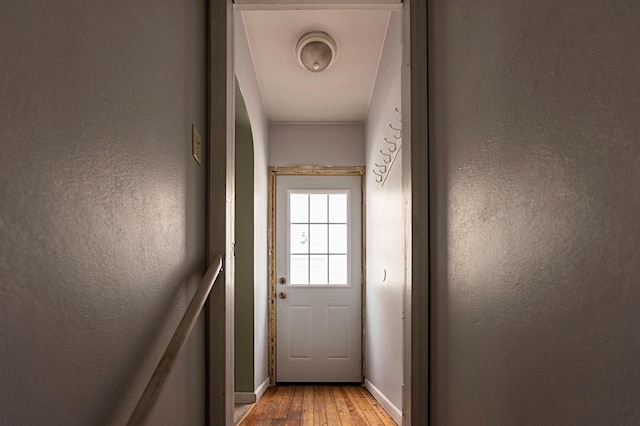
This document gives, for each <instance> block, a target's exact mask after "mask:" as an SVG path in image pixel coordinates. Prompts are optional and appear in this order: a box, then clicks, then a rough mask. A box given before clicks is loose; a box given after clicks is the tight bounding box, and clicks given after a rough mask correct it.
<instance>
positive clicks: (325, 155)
mask: <svg viewBox="0 0 640 426" xmlns="http://www.w3.org/2000/svg"><path fill="white" fill-rule="evenodd" d="M363 164H364V125H363V124H360V123H340V124H333V123H309V124H271V125H270V126H269V165H270V166H297V165H314V166H361V165H363Z"/></svg>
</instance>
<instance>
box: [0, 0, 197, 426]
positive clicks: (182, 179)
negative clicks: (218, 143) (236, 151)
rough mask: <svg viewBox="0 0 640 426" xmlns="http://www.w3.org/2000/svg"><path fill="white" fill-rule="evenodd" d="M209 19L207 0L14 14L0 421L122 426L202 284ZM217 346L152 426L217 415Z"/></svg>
mask: <svg viewBox="0 0 640 426" xmlns="http://www.w3.org/2000/svg"><path fill="white" fill-rule="evenodd" d="M205 24H206V13H205V5H204V2H203V1H202V0H198V1H195V2H194V1H179V2H176V1H161V2H159V3H157V4H154V5H153V6H152V5H149V4H147V3H139V2H126V1H115V2H103V1H92V0H89V1H84V2H75V1H59V2H56V3H55V5H53V4H45V3H42V2H39V1H30V0H26V1H20V2H17V1H9V2H2V3H1V4H0V28H2V38H0V117H2V118H1V119H0V120H1V121H0V141H1V142H0V200H2V201H0V322H1V324H2V325H1V326H0V359H1V360H2V361H1V363H0V383H2V385H1V386H0V423H2V424H7V425H9V424H13V425H17V424H30V425H40V424H47V425H99V424H100V425H101V424H112V423H113V424H123V423H124V419H125V418H126V417H127V416H128V415H129V414H130V413H131V411H132V410H133V406H134V404H135V402H136V400H137V398H138V397H139V396H140V394H141V393H142V390H143V387H144V385H145V384H146V381H147V380H148V378H149V376H150V374H151V372H152V370H153V368H154V367H155V364H156V363H157V361H158V359H159V357H160V355H161V352H162V350H163V349H164V346H165V345H166V343H167V342H168V339H169V338H170V336H171V334H172V333H173V330H174V329H175V326H176V325H177V322H178V320H179V318H180V316H181V315H182V313H183V311H184V310H185V308H186V304H187V303H188V300H189V299H190V297H191V295H192V294H193V292H194V291H195V287H196V286H197V284H198V283H199V281H200V278H201V276H202V273H203V271H204V266H205V265H204V263H205V258H204V247H205V240H204V238H205V195H206V194H205V168H204V167H201V166H198V165H197V164H196V163H195V162H194V160H193V158H191V154H190V137H191V123H195V124H196V125H197V126H198V128H199V129H200V132H201V133H202V135H203V137H204V136H206V135H205V133H204V132H205V129H206V120H205V100H206V98H205V93H206V92H205V90H206V84H205V69H206V68H205V58H206V48H205V37H206V32H205ZM203 157H204V158H206V155H204V156H203ZM203 336H204V330H203V323H202V322H201V323H199V325H198V327H197V328H196V329H195V330H194V334H193V335H192V337H191V339H190V341H189V343H188V345H187V347H186V348H185V351H184V352H183V353H182V354H181V357H180V361H179V364H178V365H177V367H176V370H175V371H174V372H173V374H172V376H171V379H170V382H169V384H168V386H167V388H165V390H164V393H163V394H162V397H161V401H160V403H159V405H158V408H157V409H156V411H155V413H154V415H153V418H152V419H151V422H150V424H154V425H162V424H166V425H175V424H181V425H190V424H193V425H195V424H198V425H199V424H202V423H203V421H204V420H203V417H204V344H203Z"/></svg>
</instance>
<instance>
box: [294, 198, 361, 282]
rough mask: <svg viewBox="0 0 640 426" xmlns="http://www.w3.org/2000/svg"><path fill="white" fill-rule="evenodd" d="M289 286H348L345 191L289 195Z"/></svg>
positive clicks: (346, 204) (346, 202) (346, 201)
mask: <svg viewBox="0 0 640 426" xmlns="http://www.w3.org/2000/svg"><path fill="white" fill-rule="evenodd" d="M288 195H289V196H288V204H289V209H288V217H289V220H288V222H289V223H288V226H287V231H288V234H289V235H288V238H287V241H288V242H289V259H288V261H289V262H288V263H289V279H290V281H289V282H290V284H291V285H334V286H335V285H338V286H339V285H342V286H348V285H349V284H350V283H349V266H348V265H349V243H350V242H349V232H348V228H349V223H348V221H347V217H348V214H347V206H348V201H349V199H348V197H349V191H348V190H325V191H322V190H320V191H318V190H314V191H293V190H292V191H289V194H288Z"/></svg>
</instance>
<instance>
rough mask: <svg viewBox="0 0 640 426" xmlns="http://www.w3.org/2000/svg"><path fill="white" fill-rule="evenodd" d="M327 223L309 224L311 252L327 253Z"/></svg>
mask: <svg viewBox="0 0 640 426" xmlns="http://www.w3.org/2000/svg"><path fill="white" fill-rule="evenodd" d="M327 228H328V226H327V225H309V232H310V243H311V244H310V245H309V247H310V248H309V250H310V251H311V253H327V249H328V248H329V247H328V244H327V238H329V234H328V231H329V230H328V229H327Z"/></svg>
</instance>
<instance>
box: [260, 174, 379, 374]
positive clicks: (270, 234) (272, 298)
mask: <svg viewBox="0 0 640 426" xmlns="http://www.w3.org/2000/svg"><path fill="white" fill-rule="evenodd" d="M279 175H280V176H361V177H362V176H363V175H364V167H362V166H351V167H336V166H291V167H282V166H277V167H269V218H268V225H267V227H268V228H267V241H268V244H269V248H268V250H269V252H268V267H269V290H268V292H269V308H268V317H269V326H268V329H269V363H268V365H269V382H270V383H271V385H272V386H273V385H275V384H276V266H275V262H274V260H275V253H276V252H275V238H276V235H275V229H276V224H275V220H276V215H275V208H276V177H277V176H279ZM361 185H362V186H361V188H362V209H361V215H362V229H361V233H362V236H361V241H362V247H361V250H362V252H361V253H362V271H361V272H362V293H361V296H360V297H361V301H362V304H361V312H362V339H361V344H362V345H363V346H362V348H361V353H362V356H363V359H362V378H363V380H364V371H365V370H364V369H365V359H364V324H365V322H364V320H365V318H364V315H365V311H364V308H365V305H364V300H365V299H364V298H365V291H366V280H365V263H366V257H365V235H366V234H365V192H364V179H361Z"/></svg>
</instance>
